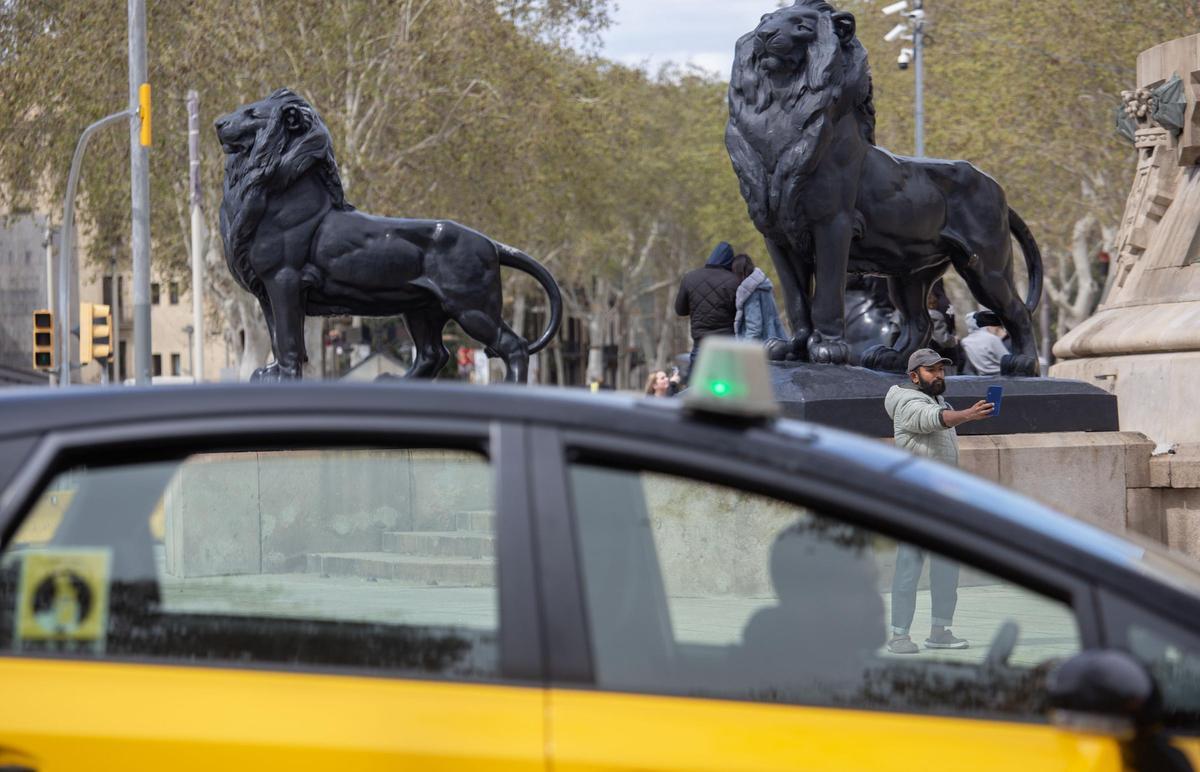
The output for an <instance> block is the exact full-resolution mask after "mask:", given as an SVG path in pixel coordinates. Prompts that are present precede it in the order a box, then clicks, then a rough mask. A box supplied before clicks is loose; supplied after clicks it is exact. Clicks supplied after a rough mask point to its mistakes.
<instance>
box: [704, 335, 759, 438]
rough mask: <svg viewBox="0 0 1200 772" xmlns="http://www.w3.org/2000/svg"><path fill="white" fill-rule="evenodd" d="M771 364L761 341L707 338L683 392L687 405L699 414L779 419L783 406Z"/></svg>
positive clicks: (723, 337)
mask: <svg viewBox="0 0 1200 772" xmlns="http://www.w3.org/2000/svg"><path fill="white" fill-rule="evenodd" d="M768 367H769V365H768V364H767V352H766V349H764V348H763V346H762V343H761V342H758V341H747V340H738V339H737V338H731V337H726V336H720V335H716V336H709V337H707V338H704V339H703V340H701V341H700V353H699V354H698V355H697V357H696V363H695V365H694V366H693V367H692V373H691V375H690V376H689V378H688V389H687V391H686V392H684V395H683V404H684V407H685V408H686V409H688V410H690V411H692V412H696V413H711V414H716V415H727V416H734V417H738V418H758V419H768V418H775V417H776V416H778V415H779V413H780V408H779V403H778V402H776V401H775V392H774V390H773V389H772V388H771V376H770V372H769V370H768Z"/></svg>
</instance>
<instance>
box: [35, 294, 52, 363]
mask: <svg viewBox="0 0 1200 772" xmlns="http://www.w3.org/2000/svg"><path fill="white" fill-rule="evenodd" d="M33 369H35V370H53V369H54V312H53V311H48V310H46V309H42V310H40V311H34V312H33Z"/></svg>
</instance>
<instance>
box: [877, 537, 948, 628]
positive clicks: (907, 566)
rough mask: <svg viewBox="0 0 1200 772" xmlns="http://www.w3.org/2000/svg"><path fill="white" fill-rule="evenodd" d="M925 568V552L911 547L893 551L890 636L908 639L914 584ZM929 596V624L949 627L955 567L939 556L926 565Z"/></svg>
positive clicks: (905, 545)
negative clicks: (894, 562) (931, 616)
mask: <svg viewBox="0 0 1200 772" xmlns="http://www.w3.org/2000/svg"><path fill="white" fill-rule="evenodd" d="M924 565H925V550H922V549H918V548H917V547H914V546H912V545H911V544H901V545H900V546H899V547H898V548H897V549H896V573H895V575H894V576H893V577H892V633H893V634H894V635H908V629H909V628H910V627H912V620H913V614H914V613H916V610H917V583H918V582H919V581H920V580H921V569H922V568H923V567H924ZM929 594H930V595H931V596H932V600H933V624H934V625H938V626H941V627H949V626H950V625H951V623H953V622H954V608H955V607H956V606H957V605H958V563H956V562H954V561H952V560H947V559H946V558H944V557H942V556H940V555H933V556H931V557H930V561H929Z"/></svg>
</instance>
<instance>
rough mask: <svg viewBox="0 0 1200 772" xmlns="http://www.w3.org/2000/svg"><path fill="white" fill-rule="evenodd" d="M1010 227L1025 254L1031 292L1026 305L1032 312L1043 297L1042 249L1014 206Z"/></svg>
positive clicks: (1026, 297)
mask: <svg viewBox="0 0 1200 772" xmlns="http://www.w3.org/2000/svg"><path fill="white" fill-rule="evenodd" d="M1008 228H1009V230H1010V231H1011V232H1012V235H1013V237H1014V238H1015V239H1016V240H1017V244H1019V245H1020V246H1021V254H1023V255H1025V269H1026V271H1027V272H1028V274H1029V292H1028V293H1027V294H1026V295H1025V307H1026V308H1028V309H1029V311H1030V313H1032V312H1033V309H1035V308H1037V304H1038V301H1039V300H1041V299H1042V251H1041V250H1040V249H1038V245H1037V242H1036V241H1034V239H1033V232H1032V231H1031V230H1029V226H1028V225H1026V224H1025V221H1024V220H1022V219H1021V216H1020V215H1019V214H1017V213H1016V212H1014V211H1013V210H1012V208H1009V210H1008Z"/></svg>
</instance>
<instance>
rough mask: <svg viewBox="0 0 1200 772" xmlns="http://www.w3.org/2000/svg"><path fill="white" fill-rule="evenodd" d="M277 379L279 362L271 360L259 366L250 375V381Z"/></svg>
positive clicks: (258, 381) (263, 381)
mask: <svg viewBox="0 0 1200 772" xmlns="http://www.w3.org/2000/svg"><path fill="white" fill-rule="evenodd" d="M278 380H279V363H278V362H271V363H270V364H268V365H266V366H265V367H260V368H258V369H257V370H255V371H254V373H253V374H252V375H251V376H250V382H251V383H274V382H276V381H278Z"/></svg>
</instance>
